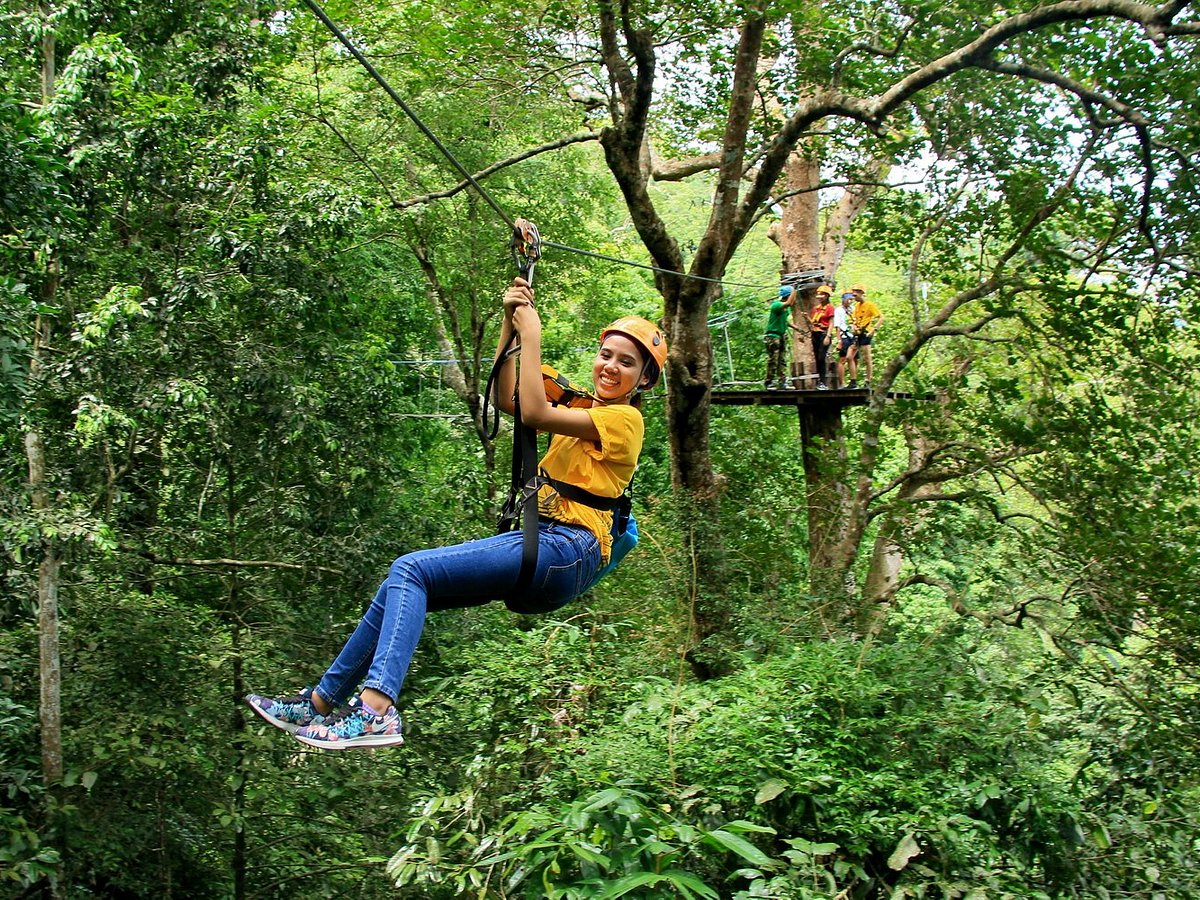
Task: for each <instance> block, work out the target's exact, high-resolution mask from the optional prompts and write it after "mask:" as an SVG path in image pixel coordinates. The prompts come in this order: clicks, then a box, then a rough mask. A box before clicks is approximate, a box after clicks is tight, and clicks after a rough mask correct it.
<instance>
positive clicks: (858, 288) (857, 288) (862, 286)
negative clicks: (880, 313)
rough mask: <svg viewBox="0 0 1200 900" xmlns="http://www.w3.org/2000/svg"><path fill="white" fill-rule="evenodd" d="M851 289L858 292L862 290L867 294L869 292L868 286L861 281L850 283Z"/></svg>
mask: <svg viewBox="0 0 1200 900" xmlns="http://www.w3.org/2000/svg"><path fill="white" fill-rule="evenodd" d="M850 290H852V291H854V293H856V294H857V293H859V292H860V291H861V292H862V293H864V294H865V293H866V292H867V286H866V285H865V284H863V283H862V282H861V281H860V282H859V283H858V284H852V285H850Z"/></svg>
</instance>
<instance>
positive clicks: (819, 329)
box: [807, 284, 834, 391]
mask: <svg viewBox="0 0 1200 900" xmlns="http://www.w3.org/2000/svg"><path fill="white" fill-rule="evenodd" d="M832 295H833V288H832V287H831V286H829V285H828V284H823V285H821V286H820V287H819V288H817V290H816V292H815V293H814V295H813V301H812V307H811V308H810V309H809V311H808V313H807V316H808V327H809V331H810V333H811V335H812V351H813V359H815V360H816V363H817V389H818V390H821V391H824V390H827V389H828V388H829V384H828V373H827V369H828V363H827V354H826V350H827V349H828V347H829V342H828V341H827V340H826V338H827V337H828V336H829V329H830V328H831V327H833V314H834V310H833V304H832V303H830V302H829V298H830V297H831V296H832Z"/></svg>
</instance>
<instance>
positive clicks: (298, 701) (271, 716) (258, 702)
mask: <svg viewBox="0 0 1200 900" xmlns="http://www.w3.org/2000/svg"><path fill="white" fill-rule="evenodd" d="M246 702H247V703H249V704H250V708H251V709H252V710H254V711H255V712H256V713H258V714H259V715H260V716H262V717H263V718H264V719H266V720H267V721H268V722H270V723H271V724H272V725H274V726H275V727H276V728H282V729H283V730H284V731H286V732H288V733H291V734H294V733H295V732H296V729H298V728H304V727H305V726H308V725H321V724H323V723H324V722H325V720H326V719H331V718H333V716H332V715H330V716H323V715H321V714H320V713H319V712H317V708H316V707H315V706H313V702H312V688H304V690H302V691H301V692H300V693H299V694H296V696H294V697H281V698H278V699H276V698H275V697H263V696H261V695H259V694H247V695H246Z"/></svg>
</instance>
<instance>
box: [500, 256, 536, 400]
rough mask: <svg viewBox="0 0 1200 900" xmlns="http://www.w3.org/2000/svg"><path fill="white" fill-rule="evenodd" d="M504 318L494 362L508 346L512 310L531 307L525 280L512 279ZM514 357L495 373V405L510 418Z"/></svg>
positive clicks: (530, 289) (514, 371)
mask: <svg viewBox="0 0 1200 900" xmlns="http://www.w3.org/2000/svg"><path fill="white" fill-rule="evenodd" d="M503 302H504V318H503V320H502V321H501V322H500V338H499V339H498V340H497V342H496V356H495V360H499V359H500V354H501V353H503V352H504V348H505V347H507V346H508V339H509V337H510V336H512V334H513V310H514V309H516V308H517V307H518V306H533V289H532V288H531V287H529V285H528V284H526V282H525V279H523V278H516V279H513V283H512V284H511V285H509V288H508V290H507V291H505V292H504V301H503ZM516 371H517V363H516V355H515V354H514V355H513V356H510V357H509V358H508V359H506V360H505V361H504V362H503V363H502V364H501V366H500V371H499V372H497V373H496V405H497V406H498V407H500V409H502V410H504V411H505V412H506V413H508V414H509V415H510V416H511V415H512V414H513V395H514V394H515V393H516Z"/></svg>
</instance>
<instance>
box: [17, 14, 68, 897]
mask: <svg viewBox="0 0 1200 900" xmlns="http://www.w3.org/2000/svg"><path fill="white" fill-rule="evenodd" d="M42 12H43V15H44V16H45V18H46V22H47V23H49V22H50V20H51V15H52V13H53V8H52V7H51V5H50V4H44V5H43V6H42ZM41 50H42V67H41V74H42V103H43V105H46V104H49V103H50V101H51V100H52V99H53V98H54V91H55V79H56V61H55V54H56V40H55V35H54V32H53V30H52V29H50V28H49V27H47V29H46V34H45V36H44V37H43V38H42V47H41ZM58 281H59V268H58V260H57V258H56V257H54V256H51V259H50V262H49V264H48V267H47V272H46V280H45V282H44V283H43V284H42V288H41V299H42V302H43V303H45V304H46V305H47V306H52V305H53V304H54V302H55V300H56V298H57V294H58ZM33 331H34V337H33V348H32V353H31V355H30V363H29V369H30V376H31V377H30V382H31V383H36V382H37V381H38V373H39V370H40V368H41V364H42V361H41V358H42V354H43V353H44V352H45V348H47V347H48V346H49V342H50V333H51V332H50V322H49V320H48V319H46V318H45V317H44V316H41V315H39V316H37V317H36V319H35V320H34V328H33ZM25 457H26V461H27V462H28V465H29V494H30V500H31V504H32V507H33V511H34V514H35V516H37V518H38V519H39V520H40V519H41V518H42V517H43V516H44V515H45V514H46V513H47V512H49V510H50V505H51V504H50V491H49V485H48V465H47V461H46V447H45V442H44V440H43V437H42V433H41V430H40V429H39V427H38V425H37V423H36V421H34V420H33V419H32V418H31V419H30V421H29V423H28V425H27V430H26V432H25ZM41 543H42V559H41V563H40V564H39V566H38V616H37V623H38V660H39V662H38V721H39V724H40V726H41V746H42V780H43V781H44V782H45V784H46V803H47V806H46V811H45V817H46V825H47V831H48V834H49V835H50V836H51V840H52V842H54V843H57V844H59V845H60V861H59V863H58V864H57V865H56V866H55V869H54V871H53V873H52V874H51V876H50V878H49V893H50V896H51V897H53V898H55V900H58V898H61V897H66V885H65V883H64V882H65V867H64V864H63V862H62V861H61V857H62V856H65V854H61V849H62V847H61V844H62V835H61V834H59V833H58V828H59V816H58V813H57V811H56V810H57V809H58V808H59V805H60V804H59V798H58V796H57V792H58V788H59V786H60V785H61V784H62V779H63V751H62V656H61V649H60V646H59V622H58V591H59V583H60V567H61V558H60V555H59V550H58V542H57V540H56V539H55V538H52V537H44V538H42V542H41Z"/></svg>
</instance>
